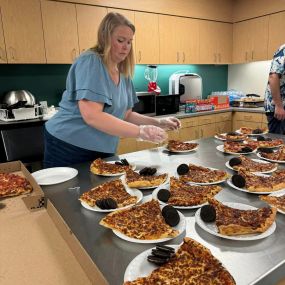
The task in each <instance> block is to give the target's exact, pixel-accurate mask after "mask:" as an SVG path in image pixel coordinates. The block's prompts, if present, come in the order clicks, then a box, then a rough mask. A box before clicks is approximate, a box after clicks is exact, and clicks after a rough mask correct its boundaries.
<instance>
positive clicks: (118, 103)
mask: <svg viewBox="0 0 285 285" xmlns="http://www.w3.org/2000/svg"><path fill="white" fill-rule="evenodd" d="M134 33H135V27H134V25H133V24H132V23H131V22H130V21H129V20H128V19H126V18H125V17H124V16H123V15H121V14H119V13H108V14H107V15H106V16H105V17H104V19H103V20H102V22H101V24H100V26H99V29H98V39H97V44H96V45H95V47H93V48H91V49H89V50H87V51H86V52H84V53H82V54H81V55H80V56H79V57H78V58H77V59H76V60H75V62H74V63H73V64H72V66H71V67H70V70H69V72H68V76H67V80H66V90H65V91H64V93H63V95H62V99H61V101H60V103H59V111H58V112H57V113H56V114H55V115H54V116H53V117H52V118H51V119H50V120H49V121H48V122H47V123H46V124H45V154H44V167H55V166H68V165H71V164H75V163H81V162H85V161H92V160H94V159H96V158H99V157H100V158H105V157H108V156H112V155H114V154H115V152H116V149H117V145H118V141H119V137H132V138H137V139H140V140H147V141H151V142H156V143H159V142H162V141H164V140H165V139H166V138H167V134H166V132H165V130H164V129H175V128H178V127H179V126H180V122H179V120H178V119H176V118H173V117H171V118H164V119H156V118H151V117H147V116H144V115H141V114H138V113H136V112H133V111H132V108H133V106H134V104H135V103H136V102H138V99H137V97H136V93H135V90H134V86H133V83H132V80H131V77H132V75H133V73H134V65H135V63H134V54H133V45H132V40H133V36H134Z"/></svg>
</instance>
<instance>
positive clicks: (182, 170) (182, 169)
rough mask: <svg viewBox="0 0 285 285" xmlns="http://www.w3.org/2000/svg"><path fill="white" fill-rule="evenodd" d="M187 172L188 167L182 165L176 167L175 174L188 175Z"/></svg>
mask: <svg viewBox="0 0 285 285" xmlns="http://www.w3.org/2000/svg"><path fill="white" fill-rule="evenodd" d="M188 171H189V166H188V165H187V164H185V163H182V164H180V165H179V166H178V167H177V173H178V174H179V175H184V174H186V173H188Z"/></svg>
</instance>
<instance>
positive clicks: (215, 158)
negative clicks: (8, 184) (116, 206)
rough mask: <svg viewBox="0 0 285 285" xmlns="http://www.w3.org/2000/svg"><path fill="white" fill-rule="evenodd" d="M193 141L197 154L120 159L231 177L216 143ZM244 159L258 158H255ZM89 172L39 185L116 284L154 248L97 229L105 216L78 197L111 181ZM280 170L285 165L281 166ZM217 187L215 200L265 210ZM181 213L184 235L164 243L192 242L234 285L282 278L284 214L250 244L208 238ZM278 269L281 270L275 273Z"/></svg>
mask: <svg viewBox="0 0 285 285" xmlns="http://www.w3.org/2000/svg"><path fill="white" fill-rule="evenodd" d="M197 142H198V143H199V148H198V150H197V151H195V152H191V153H187V154H186V153H183V154H178V155H169V153H168V152H167V151H165V150H164V148H162V147H160V148H156V149H151V150H144V151H139V152H135V153H129V154H125V155H122V156H121V158H126V159H127V160H128V161H129V162H130V163H132V164H135V165H136V166H137V169H141V168H143V167H144V166H152V167H156V168H157V169H158V171H160V172H168V173H169V174H172V175H174V174H175V173H176V168H177V166H178V165H179V164H181V163H189V162H190V161H191V162H192V163H196V164H199V165H204V166H208V167H215V168H219V169H224V170H227V171H228V172H229V173H231V174H233V172H231V170H229V169H227V168H226V166H225V162H226V161H228V160H229V159H230V158H232V157H233V156H231V155H228V154H224V153H222V152H220V151H218V150H216V147H217V146H218V145H220V144H222V142H221V141H219V140H216V139H214V138H209V139H200V140H197ZM249 156H250V157H251V158H257V157H256V155H255V154H251V155H249ZM114 159H118V157H113V158H110V160H114ZM89 167H90V164H89V163H85V164H80V165H75V166H74V168H76V169H78V171H79V174H78V176H77V177H75V178H74V179H72V180H69V181H67V182H65V183H61V184H57V185H51V186H44V187H43V190H44V192H45V195H46V197H47V198H48V199H50V201H51V202H52V203H53V205H54V206H55V207H56V209H57V211H58V212H59V213H60V215H61V216H62V217H63V219H64V221H65V222H66V224H67V225H68V227H69V228H70V230H71V231H72V232H73V234H74V235H75V236H76V237H77V239H78V240H79V241H80V243H81V245H82V246H83V248H84V249H85V250H86V252H87V253H88V255H89V256H90V257H91V259H92V260H93V261H94V263H95V264H96V265H97V267H98V268H99V270H100V271H101V272H102V273H103V275H104V276H105V278H106V280H107V281H108V282H109V284H111V285H119V284H120V285H121V284H122V282H123V278H124V272H125V270H126V268H127V266H128V264H129V263H130V262H131V261H132V259H133V258H134V257H136V256H137V255H138V254H139V253H141V252H143V251H144V250H146V249H149V248H151V247H153V246H154V245H153V244H138V243H131V242H127V241H125V240H123V239H120V238H119V237H117V236H116V235H115V234H113V233H112V231H111V230H110V229H106V228H104V227H102V226H100V225H99V221H100V220H101V219H102V218H103V217H104V216H105V214H104V213H99V212H94V211H90V210H87V209H85V208H84V207H82V206H81V204H80V202H79V201H78V198H79V196H80V195H81V194H82V193H84V192H86V191H88V190H90V189H91V188H93V187H95V186H97V185H99V184H101V183H103V182H105V181H108V180H112V179H114V177H108V178H104V177H100V176H96V175H93V174H92V173H90V171H89ZM280 168H284V166H283V165H280ZM221 186H222V187H223V190H222V191H221V192H220V193H219V194H218V196H217V198H218V199H219V200H220V201H231V202H239V203H244V204H250V205H252V206H256V207H261V206H265V203H264V202H262V201H260V200H259V199H258V195H255V194H248V193H244V192H241V191H238V190H234V189H232V188H230V187H229V186H228V185H227V184H226V183H222V184H221ZM73 187H80V188H73ZM76 189H77V190H76ZM143 194H144V199H150V197H151V196H149V195H150V194H151V191H150V190H143ZM182 213H183V214H184V215H185V217H186V220H187V227H186V231H185V232H184V233H183V234H182V235H181V236H179V237H177V238H175V239H173V240H171V241H168V242H166V243H164V244H179V243H181V242H182V239H183V237H184V236H189V237H191V238H194V239H196V240H197V241H199V242H201V243H202V244H204V245H205V246H206V247H208V248H209V249H210V250H211V251H212V252H213V254H214V255H216V256H217V257H218V258H219V259H220V260H221V261H222V262H223V264H224V265H225V266H226V267H227V268H228V270H229V271H230V272H231V274H232V275H233V276H234V278H235V280H236V282H237V284H238V285H247V284H258V285H265V284H266V285H269V284H276V282H277V281H278V279H280V278H281V277H284V276H285V274H284V271H282V270H284V268H285V266H284V265H283V266H281V265H282V264H284V262H285V215H282V214H280V213H278V214H277V219H276V224H277V228H276V230H275V232H274V233H273V234H272V235H270V236H269V237H267V238H264V239H260V240H254V241H233V240H227V239H223V238H219V237H216V236H213V235H211V234H209V233H207V232H205V231H204V230H202V229H201V228H200V227H199V226H198V225H197V224H195V218H194V215H195V210H182ZM279 266H280V268H279V269H277V268H278V267H279ZM276 269H277V270H276ZM273 270H274V271H273ZM272 271H273V272H272ZM271 272H272V273H271ZM266 275H268V276H267V277H266ZM97 285H99V284H97Z"/></svg>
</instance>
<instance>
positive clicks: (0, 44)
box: [0, 12, 7, 63]
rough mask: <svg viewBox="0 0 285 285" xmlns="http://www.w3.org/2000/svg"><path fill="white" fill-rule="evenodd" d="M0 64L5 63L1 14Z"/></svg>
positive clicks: (5, 55) (0, 15) (0, 14)
mask: <svg viewBox="0 0 285 285" xmlns="http://www.w3.org/2000/svg"><path fill="white" fill-rule="evenodd" d="M0 63H7V53H6V46H5V39H4V30H3V21H2V13H1V12H0Z"/></svg>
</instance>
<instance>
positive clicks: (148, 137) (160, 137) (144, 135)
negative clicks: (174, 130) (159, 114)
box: [138, 125, 167, 143]
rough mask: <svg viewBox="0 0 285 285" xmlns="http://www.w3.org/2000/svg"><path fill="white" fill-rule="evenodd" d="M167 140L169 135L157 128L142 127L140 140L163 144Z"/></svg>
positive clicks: (150, 126)
mask: <svg viewBox="0 0 285 285" xmlns="http://www.w3.org/2000/svg"><path fill="white" fill-rule="evenodd" d="M166 139H167V133H166V132H165V131H164V130H163V129H161V128H159V127H156V126H152V125H141V126H140V134H139V137H138V140H142V141H149V142H153V143H161V142H163V141H165V140H166Z"/></svg>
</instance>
